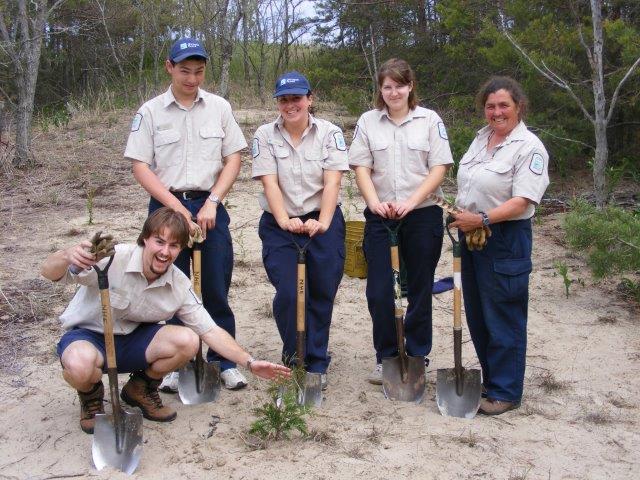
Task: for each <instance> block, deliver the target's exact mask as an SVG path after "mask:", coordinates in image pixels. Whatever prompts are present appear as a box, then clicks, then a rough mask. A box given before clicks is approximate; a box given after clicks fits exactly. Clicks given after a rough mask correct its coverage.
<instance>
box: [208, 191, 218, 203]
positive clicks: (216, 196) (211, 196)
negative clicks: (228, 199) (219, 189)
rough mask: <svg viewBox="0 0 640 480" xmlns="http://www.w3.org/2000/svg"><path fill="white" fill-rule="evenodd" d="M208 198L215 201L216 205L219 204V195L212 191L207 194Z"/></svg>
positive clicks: (212, 201)
mask: <svg viewBox="0 0 640 480" xmlns="http://www.w3.org/2000/svg"><path fill="white" fill-rule="evenodd" d="M208 200H209V201H210V202H211V203H215V204H216V205H219V204H220V197H219V196H218V195H216V194H215V193H213V192H211V195H209V197H208Z"/></svg>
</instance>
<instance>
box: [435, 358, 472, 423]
mask: <svg viewBox="0 0 640 480" xmlns="http://www.w3.org/2000/svg"><path fill="white" fill-rule="evenodd" d="M481 394H482V374H481V373H480V370H477V369H469V370H467V369H462V382H460V388H458V387H457V386H456V370H455V368H439V369H438V373H437V377H436V403H437V404H438V409H439V410H440V413H441V414H442V415H444V416H445V417H459V418H473V417H475V416H476V413H477V412H478V408H480V398H481Z"/></svg>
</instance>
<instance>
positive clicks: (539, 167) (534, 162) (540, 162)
mask: <svg viewBox="0 0 640 480" xmlns="http://www.w3.org/2000/svg"><path fill="white" fill-rule="evenodd" d="M529 170H531V171H532V172H533V173H535V174H536V175H542V172H543V171H544V158H543V157H542V155H540V154H539V153H534V154H533V156H532V157H531V163H530V164H529Z"/></svg>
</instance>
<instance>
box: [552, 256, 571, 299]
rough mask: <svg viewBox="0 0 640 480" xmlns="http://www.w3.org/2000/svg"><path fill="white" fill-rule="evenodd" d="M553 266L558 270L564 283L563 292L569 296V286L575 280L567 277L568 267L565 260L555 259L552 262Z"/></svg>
mask: <svg viewBox="0 0 640 480" xmlns="http://www.w3.org/2000/svg"><path fill="white" fill-rule="evenodd" d="M553 265H554V267H556V269H557V270H558V273H559V274H560V276H561V277H562V281H563V283H564V293H565V295H566V296H567V298H569V287H570V286H571V285H572V284H573V283H574V282H575V280H573V279H571V278H569V267H568V266H567V264H566V263H565V262H561V261H560V260H557V261H556V262H554V264H553Z"/></svg>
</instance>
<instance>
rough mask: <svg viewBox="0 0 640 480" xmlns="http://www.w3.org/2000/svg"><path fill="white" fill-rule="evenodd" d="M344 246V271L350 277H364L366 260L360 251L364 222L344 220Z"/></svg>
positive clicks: (365, 274)
mask: <svg viewBox="0 0 640 480" xmlns="http://www.w3.org/2000/svg"><path fill="white" fill-rule="evenodd" d="M346 226H347V229H346V235H345V240H344V243H345V247H346V255H345V258H344V273H345V274H347V275H349V276H350V277H355V278H366V277H367V261H366V260H365V258H364V253H363V251H362V240H363V239H364V222H363V221H356V220H354V221H348V222H346Z"/></svg>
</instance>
